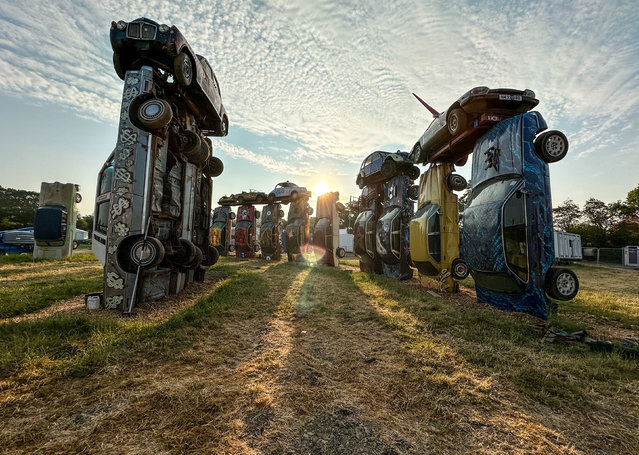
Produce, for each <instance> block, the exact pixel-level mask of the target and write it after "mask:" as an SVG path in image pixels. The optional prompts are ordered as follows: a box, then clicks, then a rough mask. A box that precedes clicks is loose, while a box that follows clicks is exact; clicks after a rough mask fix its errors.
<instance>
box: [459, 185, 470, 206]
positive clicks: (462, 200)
mask: <svg viewBox="0 0 639 455" xmlns="http://www.w3.org/2000/svg"><path fill="white" fill-rule="evenodd" d="M469 200H470V180H469V181H468V185H466V189H465V190H464V194H462V195H461V196H459V198H458V199H457V210H458V211H459V213H462V212H463V211H464V210H466V206H467V205H468V202H469Z"/></svg>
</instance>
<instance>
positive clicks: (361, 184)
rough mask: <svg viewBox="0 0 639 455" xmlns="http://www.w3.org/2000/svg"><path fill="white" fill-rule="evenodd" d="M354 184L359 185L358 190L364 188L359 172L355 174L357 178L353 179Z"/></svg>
mask: <svg viewBox="0 0 639 455" xmlns="http://www.w3.org/2000/svg"><path fill="white" fill-rule="evenodd" d="M355 184H356V185H357V186H358V187H359V189H360V190H361V189H363V188H364V183H363V182H362V175H361V174H357V178H356V179H355Z"/></svg>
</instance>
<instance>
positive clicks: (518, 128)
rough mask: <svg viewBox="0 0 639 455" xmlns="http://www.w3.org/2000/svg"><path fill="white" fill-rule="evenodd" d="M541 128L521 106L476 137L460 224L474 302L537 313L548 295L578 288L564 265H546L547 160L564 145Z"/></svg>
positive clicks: (549, 252)
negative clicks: (474, 294) (468, 193)
mask: <svg viewBox="0 0 639 455" xmlns="http://www.w3.org/2000/svg"><path fill="white" fill-rule="evenodd" d="M546 128H547V126H546V122H545V121H544V119H543V117H542V116H541V114H539V113H538V112H529V113H525V114H521V115H518V116H516V117H512V118H509V119H506V120H503V121H501V122H500V123H498V124H497V125H496V126H494V127H493V128H492V129H491V130H490V131H489V132H488V133H486V134H485V135H484V136H482V137H481V138H480V139H479V140H478V141H477V144H476V145H475V148H474V150H473V165H472V176H471V182H472V186H471V194H470V199H469V202H468V204H467V207H466V209H465V210H464V223H463V229H462V251H463V256H464V259H465V260H466V263H467V265H468V268H469V269H470V273H471V274H472V276H473V278H474V280H475V289H476V291H477V299H478V301H480V302H486V303H489V304H491V305H494V306H496V307H497V308H499V309H502V310H506V311H519V312H524V313H529V314H532V315H534V316H537V317H540V318H543V319H546V318H547V316H548V312H549V310H551V309H552V308H553V307H554V304H553V303H552V302H551V301H550V300H549V298H548V297H550V298H553V299H556V300H571V299H573V298H574V297H575V296H576V295H577V292H578V290H579V281H578V279H577V276H576V275H575V273H574V272H573V271H572V270H570V269H567V268H555V267H553V263H554V260H555V254H554V239H553V220H552V200H551V194H550V172H549V166H548V162H553V161H555V160H556V158H557V157H558V156H560V153H553V151H557V150H561V154H563V152H564V151H566V150H567V148H568V143H567V141H564V138H565V136H564V135H563V134H561V133H560V132H558V131H548V132H545V133H542V134H539V133H540V132H541V131H544V130H545V129H546ZM551 138H552V139H551ZM555 145H557V147H555Z"/></svg>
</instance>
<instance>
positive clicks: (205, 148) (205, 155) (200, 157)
mask: <svg viewBox="0 0 639 455" xmlns="http://www.w3.org/2000/svg"><path fill="white" fill-rule="evenodd" d="M209 158H211V149H210V147H209V144H208V143H207V142H206V141H200V149H199V150H198V151H197V153H195V154H194V156H192V157H189V160H190V161H191V162H192V163H193V164H196V165H200V164H202V163H205V162H206V161H207V160H208V159H209Z"/></svg>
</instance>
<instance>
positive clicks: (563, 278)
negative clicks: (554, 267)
mask: <svg viewBox="0 0 639 455" xmlns="http://www.w3.org/2000/svg"><path fill="white" fill-rule="evenodd" d="M557 290H558V291H559V293H560V294H561V295H570V294H572V293H573V292H574V290H575V279H574V278H573V276H572V275H571V274H569V273H565V272H564V273H561V274H559V276H558V277H557Z"/></svg>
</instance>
